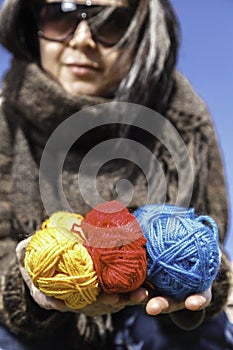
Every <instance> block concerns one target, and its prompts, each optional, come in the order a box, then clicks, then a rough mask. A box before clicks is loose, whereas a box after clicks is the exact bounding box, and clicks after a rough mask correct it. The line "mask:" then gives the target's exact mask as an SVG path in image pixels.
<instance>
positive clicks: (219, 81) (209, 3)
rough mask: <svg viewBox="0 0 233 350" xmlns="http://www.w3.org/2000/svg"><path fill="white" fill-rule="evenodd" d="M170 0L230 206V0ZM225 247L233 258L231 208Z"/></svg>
mask: <svg viewBox="0 0 233 350" xmlns="http://www.w3.org/2000/svg"><path fill="white" fill-rule="evenodd" d="M171 2H172V4H173V6H174V8H175V10H176V12H177V14H178V17H179V20H180V24H181V30H182V36H181V48H180V55H179V62H178V68H179V70H180V71H181V72H183V73H184V74H185V75H186V76H187V77H188V79H189V80H190V81H191V83H192V84H193V86H194V87H195V89H196V91H197V92H198V93H199V95H200V96H201V97H202V98H203V99H204V100H205V101H206V103H207V105H208V108H209V110H210V112H211V115H212V117H213V122H214V124H215V128H216V131H217V135H218V137H219V141H220V145H221V149H222V154H223V158H224V164H225V172H226V177H227V182H228V192H229V199H230V205H231V207H233V155H232V154H233V116H232V114H233V67H232V63H233V21H232V18H233V0H214V1H213V0H204V1H203V0H194V1H187V0H171ZM1 3H2V0H0V4H1ZM7 62H8V55H7V53H6V52H5V51H4V50H3V49H2V48H0V75H2V72H3V71H4V70H5V69H6V67H7ZM217 190H218V189H217V188H216V191H217ZM226 247H227V250H228V252H229V254H230V256H231V257H232V259H233V209H232V208H231V220H230V229H229V233H228V239H227V242H226Z"/></svg>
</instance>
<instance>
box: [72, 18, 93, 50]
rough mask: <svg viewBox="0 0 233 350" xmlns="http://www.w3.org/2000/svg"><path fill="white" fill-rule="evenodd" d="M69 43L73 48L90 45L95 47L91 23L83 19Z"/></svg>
mask: <svg viewBox="0 0 233 350" xmlns="http://www.w3.org/2000/svg"><path fill="white" fill-rule="evenodd" d="M69 45H70V46H71V47H73V48H75V47H90V48H95V47H96V42H95V41H94V39H93V37H92V33H91V31H90V28H89V25H88V22H87V21H84V20H83V21H81V22H80V23H79V24H78V26H77V28H76V30H75V32H74V35H73V36H72V38H71V39H70V41H69Z"/></svg>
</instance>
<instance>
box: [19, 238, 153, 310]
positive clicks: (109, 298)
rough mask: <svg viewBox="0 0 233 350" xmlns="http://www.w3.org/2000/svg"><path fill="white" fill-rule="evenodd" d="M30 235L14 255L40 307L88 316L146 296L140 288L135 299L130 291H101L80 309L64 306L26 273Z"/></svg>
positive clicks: (131, 302)
mask: <svg viewBox="0 0 233 350" xmlns="http://www.w3.org/2000/svg"><path fill="white" fill-rule="evenodd" d="M31 238H32V237H29V238H27V239H25V240H23V241H21V242H20V243H19V244H18V245H17V247H16V257H17V260H18V264H19V269H20V272H21V275H22V277H23V279H24V281H25V283H26V285H27V286H28V288H29V290H30V294H31V296H32V298H33V299H34V301H35V302H36V303H37V304H38V305H40V306H41V307H42V308H44V309H47V310H58V311H61V312H80V313H84V314H86V315H88V316H92V317H94V316H101V315H105V314H108V313H114V312H117V311H119V310H121V309H123V308H124V307H125V306H126V305H132V304H136V303H140V302H142V301H143V300H144V299H145V298H146V297H147V292H146V290H144V289H143V288H141V292H140V290H139V291H136V292H134V293H135V294H136V299H135V300H133V299H131V294H130V293H125V294H111V295H110V294H103V293H101V294H100V295H99V297H98V298H97V300H96V301H95V302H94V303H92V304H90V305H87V306H85V307H83V308H81V309H72V308H69V307H68V306H66V304H65V303H64V302H63V301H62V300H58V299H55V298H53V297H48V296H46V295H45V294H44V293H42V292H41V291H40V290H39V289H38V288H36V287H35V286H34V284H33V283H32V279H31V277H30V276H29V274H28V273H27V271H26V269H25V266H24V257H25V252H26V248H27V245H28V243H29V242H30V240H31Z"/></svg>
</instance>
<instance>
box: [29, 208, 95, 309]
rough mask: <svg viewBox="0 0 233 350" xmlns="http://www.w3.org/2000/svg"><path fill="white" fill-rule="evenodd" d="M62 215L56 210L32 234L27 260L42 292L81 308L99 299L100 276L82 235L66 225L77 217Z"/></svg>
mask: <svg viewBox="0 0 233 350" xmlns="http://www.w3.org/2000/svg"><path fill="white" fill-rule="evenodd" d="M54 215H55V214H54ZM62 215H64V213H63V214H61V213H60V214H58V213H56V216H55V217H53V218H52V220H51V218H50V219H48V220H47V221H46V222H45V223H44V224H43V225H42V227H43V229H41V230H38V231H37V232H36V233H35V234H34V235H33V236H32V239H31V241H30V242H29V244H28V246H27V249H26V254H25V259H24V263H25V268H26V271H27V272H28V274H29V275H30V277H31V278H32V282H33V284H34V285H35V286H36V287H37V288H38V289H39V290H40V291H41V292H42V293H44V294H46V295H47V296H51V297H54V298H57V299H61V300H63V301H64V302H65V304H66V305H67V306H68V307H70V308H73V309H80V308H83V307H84V306H86V305H88V304H91V303H93V302H95V301H96V299H97V296H98V294H99V287H98V277H97V274H96V272H95V269H94V265H93V261H92V258H91V256H90V255H89V253H88V251H87V249H86V248H85V247H84V246H83V245H82V242H81V239H80V237H81V236H79V235H78V236H77V237H76V233H71V232H70V231H69V230H68V229H66V228H64V226H65V225H66V227H70V220H71V221H72V219H74V218H71V217H69V218H66V217H63V216H62ZM71 215H73V214H71ZM75 220H82V217H81V216H80V218H78V217H76V219H75ZM76 223H77V222H76ZM53 225H54V226H53ZM56 225H57V227H56ZM58 225H59V227H58ZM62 226H63V227H62ZM83 237H84V235H83ZM71 238H72V239H71Z"/></svg>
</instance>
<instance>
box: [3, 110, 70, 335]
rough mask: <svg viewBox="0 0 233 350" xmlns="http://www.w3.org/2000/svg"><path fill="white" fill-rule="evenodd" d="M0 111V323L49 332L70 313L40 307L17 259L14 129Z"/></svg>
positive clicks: (31, 331)
mask: <svg viewBox="0 0 233 350" xmlns="http://www.w3.org/2000/svg"><path fill="white" fill-rule="evenodd" d="M15 127H16V124H13V126H11V123H9V122H8V120H7V118H5V117H4V114H3V112H2V110H0V140H1V143H0V322H1V323H2V324H4V325H5V326H7V327H8V328H9V329H10V331H12V332H13V333H15V334H19V335H22V336H27V337H30V336H33V337H36V336H40V335H43V334H48V333H49V332H50V331H52V330H53V329H54V328H57V327H59V326H60V325H61V324H62V323H63V322H66V321H67V317H70V315H69V314H65V315H64V314H61V313H59V312H57V311H47V310H44V309H42V308H40V307H39V306H38V305H37V304H36V303H35V302H34V300H33V299H32V297H31V296H30V292H29V290H28V288H27V286H26V284H25V283H24V281H23V279H22V277H21V274H20V271H19V267H18V264H17V261H16V254H15V248H16V245H17V242H18V241H19V237H17V235H16V233H15V232H14V230H13V224H12V222H13V219H14V218H13V217H12V216H13V215H12V208H11V196H12V183H11V169H12V159H13V149H14V129H15Z"/></svg>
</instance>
